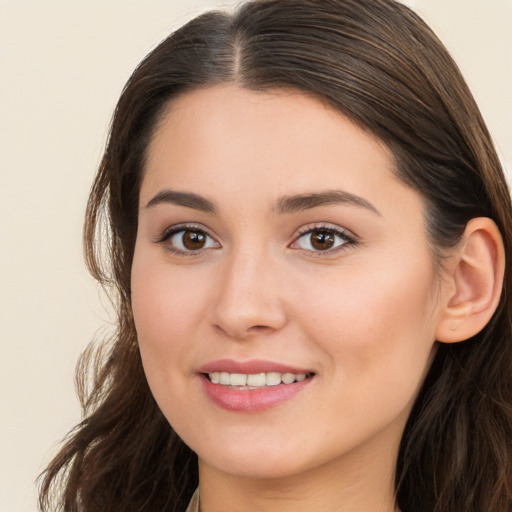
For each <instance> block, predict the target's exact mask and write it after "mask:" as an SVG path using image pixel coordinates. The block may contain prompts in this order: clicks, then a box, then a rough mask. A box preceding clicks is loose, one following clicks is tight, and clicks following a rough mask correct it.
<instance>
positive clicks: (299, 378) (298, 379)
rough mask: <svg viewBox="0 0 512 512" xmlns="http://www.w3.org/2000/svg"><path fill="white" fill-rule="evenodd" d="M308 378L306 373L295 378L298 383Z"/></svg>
mask: <svg viewBox="0 0 512 512" xmlns="http://www.w3.org/2000/svg"><path fill="white" fill-rule="evenodd" d="M305 378H306V374H305V373H299V374H298V375H296V376H295V380H296V381H297V382H300V381H301V380H304V379H305Z"/></svg>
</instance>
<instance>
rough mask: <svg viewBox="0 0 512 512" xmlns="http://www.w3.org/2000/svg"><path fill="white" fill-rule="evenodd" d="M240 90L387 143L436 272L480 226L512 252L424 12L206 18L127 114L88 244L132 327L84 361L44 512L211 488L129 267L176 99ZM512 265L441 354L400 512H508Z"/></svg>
mask: <svg viewBox="0 0 512 512" xmlns="http://www.w3.org/2000/svg"><path fill="white" fill-rule="evenodd" d="M233 82H234V83H237V84H238V85H239V86H241V87H245V88H248V89H253V90H266V89H273V88H294V89H299V90H302V91H304V92H307V93H308V94H312V95H314V96H315V97H318V98H321V99H322V100H323V101H327V102H329V103H330V105H331V106H332V107H333V108H335V109H337V110H339V111H340V112H342V113H343V114H344V115H346V116H348V117H349V118H350V119H352V120H353V121H355V122H356V123H357V124H358V125H359V126H361V127H363V128H364V129H366V130H369V131H370V132H372V133H373V134H375V135H376V136H377V137H378V138H380V139H381V140H382V141H383V142H384V143H385V144H387V145H388V147H389V148H390V149H391V150H392V152H393V154H394V157H395V160H396V174H397V176H398V177H399V178H400V179H401V180H402V181H403V182H405V183H407V184H408V185H410V186H411V187H413V188H414V189H415V190H417V191H419V192H420V193H421V194H422V196H423V197H424V198H425V200H426V204H427V223H428V231H429V236H430V239H431V246H432V248H433V251H434V254H435V255H436V256H437V261H438V262H439V264H440V265H441V264H442V254H443V249H446V248H447V247H450V246H453V245H454V244H456V243H457V241H458V240H459V238H460V236H461V234H462V232H463V230H464V227H465V225H466V223H467V222H468V221H469V220H470V219H471V218H474V217H478V216H485V217H490V218H492V219H493V220H494V221H495V222H496V224H497V225H498V227H499V229H500V231H501V234H502V236H503V239H504V244H505V251H506V254H507V255H509V254H512V209H511V202H510V196H509V192H508V190H507V186H506V183H505V178H504V176H503V171H502V169H501V166H500V162H499V160H498V158H497V156H496V152H495V150H494V148H493V144H492V141H491V138H490V136H489V133H488V131H487V129H486V127H485V125H484V122H483V120H482V117H481V115H480V113H479V110H478V107H477V106H476V104H475V101H474V100H473V98H472V96H471V94H470V92H469V90H468V88H467V86H466V84H465V82H464V80H463V78H462V77H461V74H460V72H459V71H458V68H457V67H456V65H455V64H454V62H453V61H452V59H451V57H450V56H449V54H448V52H447V51H446V49H445V48H444V47H443V45H442V44H441V43H440V42H439V41H438V39H437V38H436V37H435V35H434V34H433V33H432V32H431V31H430V29H429V28H428V27H427V26H426V25H425V23H424V22H423V21H422V20H421V19H420V18H419V17H418V16H417V15H415V14H414V13H413V12H412V11H411V10H409V9H408V8H406V7H405V6H403V5H402V4H400V3H398V2H395V1H393V0H256V1H253V2H248V3H246V4H244V5H242V6H241V7H240V8H239V9H238V10H237V11H236V12H235V13H233V14H227V13H223V12H211V13H207V14H204V15H202V16H200V17H198V18H196V19H195V20H193V21H191V22H189V23H188V24H187V25H185V26H184V27H182V28H181V29H180V30H178V31H177V32H175V33H173V34H171V35H170V36H169V37H168V38H167V39H165V40H164V41H163V42H162V43H161V44H160V45H159V46H158V47H157V48H156V49H155V50H154V51H152V52H151V53H150V54H149V55H148V56H147V57H146V58H145V59H144V60H143V61H142V62H141V64H140V65H139V66H138V68H137V69H136V70H135V72H134V73H133V75H132V76H131V78H130V79H129V81H128V83H127V84H126V86H125V89H124V91H123V93H122V96H121V98H120V100H119V103H118V105H117V108H116V111H115V114H114V118H113V122H112V127H111V133H110V138H109V141H108V144H107V147H106V150H105V154H104V157H103V160H102V162H101V166H100V169H99V172H98V174H97V176H96V179H95V182H94V185H93V188H92V191H91V194H90V198H89V203H88V207H87V217H86V224H85V231H84V240H85V254H86V259H87V264H88V266H89V269H90V271H91V273H92V275H93V276H94V277H95V278H96V279H97V280H98V281H99V282H100V283H102V284H103V285H105V286H106V287H107V288H109V290H110V292H111V293H112V295H113V296H114V298H115V301H116V306H117V312H118V326H117V331H116V333H115V335H114V336H112V339H110V340H108V341H107V342H105V343H104V344H103V345H102V346H100V347H92V348H89V349H88V350H87V351H86V353H85V354H84V356H83V357H82V359H81V364H80V366H79V369H78V377H79V390H80V395H81V400H82V405H83V410H84V420H83V421H82V422H81V423H80V424H79V425H78V426H77V427H76V429H75V430H74V431H73V432H71V434H70V435H69V438H68V440H67V442H66V444H65V445H64V447H63V448H62V450H61V452H60V453H59V454H58V455H57V457H56V458H55V459H54V460H53V461H52V462H51V464H50V465H49V466H48V468H47V470H46V472H45V474H44V475H43V479H42V484H41V494H40V503H41V508H42V509H43V510H52V511H55V510H66V511H77V512H78V511H80V512H92V511H100V510H101V511H110V512H112V511H116V510H119V511H121V510H122V511H124V512H128V511H133V512H135V511H139V512H141V511H155V510H158V511H183V510H184V509H185V508H186V505H187V502H188V500H189V498H190V495H191V494H192V492H193V490H194V488H195V487H196V486H197V483H198V476H197V459H196V456H195V454H194V453H193V452H192V451H191V450H190V449H189V448H188V447H187V446H185V445H184V443H183V442H182V441H181V440H180V439H179V437H178V436H177V435H176V434H175V432H174V431H173V429H172V428H171V427H170V426H169V424H168V422H167V421H166V419H165V418H164V416H163V415H162V413H161V412H160V410H159V409H158V407H157V405H156V403H155V401H154V399H153V397H152V395H151V392H150V390H149V387H148V385H147V383H146V380H145V377H144V373H143V370H142V365H141V360H140V355H139V351H138V347H137V339H136V332H135V327H134V323H133V318H132V312H131V300H130V271H131V263H132V257H133V251H134V243H135V238H136V233H137V210H138V195H139V184H140V181H141V175H142V172H143V169H144V160H145V152H146V150H147V147H148V142H149V141H150V139H151V137H152V134H153V132H154V130H155V129H156V127H157V126H158V122H159V118H160V117H161V115H162V113H163V112H164V109H165V106H166V104H167V103H168V102H169V101H170V100H171V99H172V98H174V97H176V95H178V94H180V93H181V92H183V91H185V90H191V89H194V88H199V87H207V86H211V85H214V84H220V83H233ZM511 264H512V259H511V260H509V261H507V267H506V272H505V284H504V290H503V293H502V297H501V301H500V304H499V306H498V309H497V311H496V313H495V315H494V316H493V318H492V320H491V322H490V323H489V324H488V325H487V326H486V327H485V328H484V330H483V331H482V332H480V333H479V334H478V335H476V336H474V337H473V338H472V339H470V340H468V341H466V342H462V343H457V344H450V345H445V344H439V346H438V350H437V353H436V356H435V359H434V361H433V363H432V366H431V368H430V371H429V373H428V375H427V377H426V380H425V382H424V384H423V387H422V389H421V392H420V394H419V396H418V398H417V401H416V403H415V406H414V408H413V411H412V413H411V416H410V418H409V421H408V423H407V426H406V428H405V432H404V434H403V438H402V442H401V446H400V452H399V457H398V464H397V468H396V499H397V504H398V506H399V507H400V508H401V510H402V511H403V512H422V511H425V512H459V511H460V512H462V511H464V512H483V511H485V512H510V510H512V303H511V300H512V294H511V293H510V291H511V290H512V271H511V270H512V269H511ZM88 371H92V372H93V380H92V383H91V387H90V388H88V387H87V386H86V384H85V383H86V376H87V374H88Z"/></svg>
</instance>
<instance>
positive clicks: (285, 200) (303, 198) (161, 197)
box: [146, 189, 380, 216]
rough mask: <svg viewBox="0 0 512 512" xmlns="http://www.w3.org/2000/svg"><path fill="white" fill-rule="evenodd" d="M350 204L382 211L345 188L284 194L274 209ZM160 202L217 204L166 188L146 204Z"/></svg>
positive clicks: (206, 208) (197, 206)
mask: <svg viewBox="0 0 512 512" xmlns="http://www.w3.org/2000/svg"><path fill="white" fill-rule="evenodd" d="M340 203H341V204H348V205H350V206H356V207H358V208H365V209H367V210H369V211H371V212H373V213H375V214H377V215H379V216H380V212H379V211H378V210H377V208H375V206H373V205H372V204H371V203H370V202H369V201H367V200H366V199H364V198H362V197H360V196H357V195H355V194H352V193H350V192H346V191H344V190H326V191H324V192H314V193H307V194H298V195H293V196H284V197H282V198H281V199H279V200H278V201H277V205H276V207H275V208H274V211H275V212H276V213H278V214H281V215H283V214H287V213H295V212H300V211H304V210H309V209H311V208H317V207H319V206H328V205H333V204H340ZM159 204H176V205H178V206H185V207H186V208H192V209H194V210H199V211H202V212H205V213H215V212H216V211H217V209H216V207H215V205H214V204H213V203H212V202H211V201H210V200H208V199H206V198H205V197H203V196H200V195H199V194H194V193H192V192H179V191H176V190H170V189H165V190H162V191H160V192H158V194H156V196H154V197H153V198H152V199H151V200H150V201H149V202H148V204H147V205H146V208H151V207H153V206H156V205H159Z"/></svg>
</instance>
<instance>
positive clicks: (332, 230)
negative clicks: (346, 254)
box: [155, 224, 357, 257]
mask: <svg viewBox="0 0 512 512" xmlns="http://www.w3.org/2000/svg"><path fill="white" fill-rule="evenodd" d="M187 232H189V233H198V234H202V235H204V236H205V237H206V242H205V243H206V244H210V245H209V246H208V247H201V248H198V249H197V250H193V249H188V250H187V249H180V248H177V247H175V246H174V245H172V244H171V243H167V242H169V241H170V240H171V239H172V237H174V236H175V235H177V234H179V233H183V235H182V237H183V236H184V235H185V233H187ZM315 232H317V233H319V232H321V233H325V234H327V235H332V236H333V237H334V243H337V242H336V239H341V240H342V243H339V244H338V245H337V246H335V247H334V248H328V249H325V250H321V249H317V250H315V249H314V248H311V249H307V248H302V247H297V243H298V242H299V240H301V238H303V237H305V236H306V235H310V236H311V235H312V234H313V233H315ZM182 242H183V238H182ZM155 243H158V244H162V245H165V249H166V250H167V251H169V252H171V253H173V254H175V255H177V256H183V257H191V256H198V255H200V254H203V253H204V251H206V250H209V249H214V248H219V247H220V244H219V243H218V242H217V241H216V240H215V239H214V238H213V237H212V236H210V235H209V234H208V233H207V232H206V231H205V230H204V229H203V228H202V227H201V226H200V225H198V224H180V225H178V226H172V227H170V228H168V229H166V230H165V231H164V232H163V233H162V235H161V236H159V237H158V238H157V240H155ZM356 243H357V241H356V239H355V237H354V236H353V235H352V234H351V233H349V232H348V231H346V230H344V229H341V228H339V227H335V226H332V225H328V224H314V225H309V226H304V227H303V228H301V229H300V230H299V232H298V234H297V236H296V237H295V238H294V240H293V242H291V243H290V244H289V246H288V247H290V248H292V249H298V250H302V251H304V252H307V253H308V254H310V255H313V256H315V257H321V256H325V255H332V254H336V253H338V252H340V251H345V250H347V249H348V248H350V247H352V246H354V245H355V244H356ZM309 244H310V245H311V241H310V242H309Z"/></svg>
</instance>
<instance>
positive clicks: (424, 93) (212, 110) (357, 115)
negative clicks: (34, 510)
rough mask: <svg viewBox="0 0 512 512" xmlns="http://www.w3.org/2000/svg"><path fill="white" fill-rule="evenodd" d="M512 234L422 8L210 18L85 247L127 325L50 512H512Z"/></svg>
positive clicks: (200, 25) (186, 51)
mask: <svg viewBox="0 0 512 512" xmlns="http://www.w3.org/2000/svg"><path fill="white" fill-rule="evenodd" d="M105 215H106V220H107V222H108V225H109V229H110V231H109V234H108V235H107V236H101V234H102V233H103V231H102V229H103V226H104V224H103V222H104V221H105V218H104V216H105ZM511 230H512V212H511V204H510V197H509V195H508V190H507V187H506V184H505V179H504V177H503V173H502V170H501V168H500V163H499V160H498V158H497V156H496V153H495V151H494V149H493V146H492V142H491V139H490V136H489V134H488V132H487V130H486V128H485V126H484V123H483V121H482V119H481V116H480V114H479V112H478V108H477V106H476V105H475V103H474V100H473V99H472V97H471V94H470V93H469V91H468V89H467V87H466V85H465V83H464V81H463V79H462V77H461V76H460V73H459V72H458V70H457V68H456V66H455V64H454V63H453V62H452V60H451V59H450V57H449V55H448V54H447V52H446V50H445V49H444V48H443V47H442V45H441V43H440V42H439V41H438V40H437V39H436V38H435V36H434V35H433V34H432V33H431V31H430V30H429V29H428V28H427V27H426V26H425V24H424V23H423V22H422V21H421V20H420V19H419V18H418V17H417V16H416V15H415V14H414V13H412V12H411V11H410V10H409V9H407V8H406V7H404V6H403V5H401V4H399V3H396V2H394V1H392V0H360V1H357V2H353V1H349V0H322V1H314V0H259V1H258V0H257V1H255V2H249V3H247V4H244V5H243V6H241V7H240V9H239V10H238V11H237V12H235V13H234V14H225V13H221V12H214V13H210V14H206V15H203V16H200V17H199V18H197V19H195V20H193V21H192V22H190V23H188V24H187V25H185V26H184V27H183V28H181V29H180V30H178V31H177V32H176V33H174V34H172V35H171V36H170V37H169V38H167V39H166V40H165V41H163V42H162V43H161V44H160V46H158V47H157V48H156V49H155V50H154V51H153V52H152V53H151V54H150V55H148V57H146V59H145V60H144V61H143V62H142V63H141V64H140V65H139V67H138V68H137V70H136V71H135V72H134V74H133V75H132V77H131V78H130V80H129V81H128V84H127V85H126V87H125V90H124V91H123V94H122V96H121V98H120V100H119V103H118V106H117V109H116V112H115V116H114V119H113V124H112V130H111V135H110V139H109V142H108V145H107V148H106V151H105V155H104V158H103V161H102V164H101V167H100V170H99V173H98V175H97V177H96V181H95V183H94V186H93V189H92V192H91V196H90V201H89V206H88V211H87V221H86V226H85V244H86V255H87V262H88V265H89V268H90V270H91V272H92V274H93V275H94V277H95V278H96V279H98V281H100V282H101V283H103V284H105V285H107V286H111V287H113V291H114V292H115V293H116V297H117V307H118V319H119V327H118V331H117V333H116V336H115V339H114V340H112V344H111V345H108V346H107V345H105V347H104V348H103V349H102V351H98V352H92V351H89V352H88V353H86V354H85V356H84V358H83V360H82V362H83V365H82V368H81V375H85V373H86V370H87V366H88V365H92V366H93V368H94V370H95V380H94V386H93V388H92V390H91V391H90V393H82V399H83V405H84V411H85V419H84V421H83V422H82V423H81V424H80V425H79V426H78V427H77V429H76V430H75V431H74V432H73V434H72V435H71V437H70V439H69V441H68V443H67V444H66V445H65V446H64V447H63V449H62V451H61V452H60V453H59V455H58V456H57V457H56V458H55V460H54V461H53V462H52V463H51V465H50V466H49V468H48V469H47V471H46V474H45V477H44V480H43V484H42V492H41V506H42V508H43V509H44V510H55V509H58V508H59V507H60V509H62V510H66V511H67V510H76V511H87V512H89V511H95V510H105V511H107V510H108V511H113V510H122V511H131V510H133V511H142V510H148V511H153V510H162V511H163V510H173V511H174V510H175V511H184V510H186V509H187V506H188V505H189V501H190V500H191V497H192V495H194V497H193V498H192V501H191V502H190V505H189V509H188V510H190V511H194V510H199V504H200V510H201V512H212V511H213V512H214V511H217V510H223V511H230V510H242V509H247V510H289V509H292V508H293V510H325V511H329V510H333V511H334V510H336V511H345V512H350V511H352V512H354V511H359V512H360V511H363V510H364V511H373V510H379V511H386V512H387V511H398V510H400V511H401V512H418V511H435V512H455V511H465V512H468V511H473V512H481V511H482V510H485V511H492V512H505V511H509V510H510V509H511V506H512V488H511V482H512V460H511V455H512V453H511V446H510V439H511V438H512V437H511V436H512V413H511V406H512V379H511V375H512V350H511V344H512V332H511V331H512V326H511V312H512V306H511V302H510V301H511V299H510V295H507V294H505V293H504V292H503V290H507V289H508V290H510V287H511V284H512V283H511V281H510V280H511V272H510V262H509V261H506V260H505V254H509V252H510V249H511V246H512V231H511ZM98 235H99V236H98ZM105 242H106V243H107V251H106V252H107V254H108V261H103V260H102V259H101V256H102V254H104V253H105V252H104V251H103V250H102V248H101V247H102V244H105ZM196 488H197V489H198V490H197V491H196ZM195 491H196V492H195ZM52 496H53V497H55V496H57V498H55V501H54V502H53V504H52V501H51V500H52ZM52 507H53V508H52Z"/></svg>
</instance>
